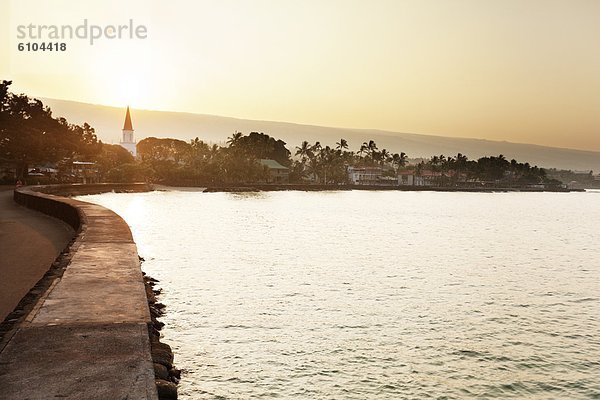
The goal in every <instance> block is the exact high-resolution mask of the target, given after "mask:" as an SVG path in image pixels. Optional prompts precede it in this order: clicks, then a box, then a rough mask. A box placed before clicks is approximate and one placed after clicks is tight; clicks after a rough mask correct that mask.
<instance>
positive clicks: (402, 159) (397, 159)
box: [392, 152, 407, 172]
mask: <svg viewBox="0 0 600 400" xmlns="http://www.w3.org/2000/svg"><path fill="white" fill-rule="evenodd" d="M406 159H407V157H406V153H404V152H401V153H400V154H398V153H394V154H393V155H392V165H395V166H396V172H398V170H399V169H400V168H401V167H404V166H405V165H406Z"/></svg>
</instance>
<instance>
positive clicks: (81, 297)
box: [0, 184, 179, 400]
mask: <svg viewBox="0 0 600 400" xmlns="http://www.w3.org/2000/svg"><path fill="white" fill-rule="evenodd" d="M151 189H152V188H151V186H150V185H147V184H95V185H56V186H45V187H44V186H37V187H23V188H18V189H16V190H15V191H14V199H15V201H16V202H17V203H19V204H21V205H23V206H25V207H27V208H30V209H33V210H37V211H40V212H42V213H45V214H47V215H50V216H53V217H55V218H57V219H60V220H63V221H64V222H66V223H67V224H69V225H71V226H72V227H73V229H74V230H75V231H76V236H75V238H74V240H73V241H72V242H71V243H70V244H69V245H68V246H67V248H66V249H65V250H63V256H64V257H61V256H59V257H58V258H57V259H56V260H55V264H56V265H55V266H54V267H51V268H50V269H49V270H48V272H47V273H46V274H45V275H44V277H43V278H42V279H40V281H38V284H37V285H36V286H34V287H33V288H32V290H30V293H29V294H28V295H27V296H25V297H24V298H23V299H22V300H21V303H20V304H19V305H20V306H21V307H17V309H15V311H18V313H17V314H16V315H14V317H15V318H11V321H10V325H8V326H7V325H4V328H6V329H5V331H4V332H3V339H2V342H1V346H0V375H3V379H2V382H0V390H1V391H2V393H4V394H6V395H7V396H9V397H11V396H12V397H11V398H13V397H14V398H22V397H23V398H24V397H27V398H30V397H31V398H45V397H48V396H57V397H67V398H89V399H95V398H98V399H99V398H136V399H142V398H143V399H149V400H156V399H174V398H176V396H177V395H176V391H177V387H176V386H175V383H174V382H177V380H178V378H179V371H178V370H177V369H175V368H173V365H172V363H173V354H172V352H171V349H170V347H169V346H168V345H166V344H164V343H161V342H160V341H159V338H160V334H159V333H158V330H159V329H160V328H161V327H162V323H161V322H159V321H158V320H157V317H159V316H160V315H162V308H164V306H162V308H160V307H161V306H157V305H156V304H157V302H156V298H155V297H154V295H155V293H154V292H153V290H152V289H151V286H149V285H148V283H149V282H148V280H147V278H146V277H145V274H143V272H142V270H141V264H140V261H141V260H140V258H139V256H138V254H137V248H136V245H135V243H134V242H133V238H132V236H131V231H130V229H129V227H128V226H127V224H126V223H125V221H123V219H122V218H120V217H119V216H118V215H116V214H115V213H114V212H112V211H110V210H108V209H106V208H104V207H101V206H98V205H95V204H91V203H85V202H82V201H77V200H74V199H70V198H68V197H63V196H73V195H80V194H92V193H103V192H110V191H115V192H119V191H122V192H143V191H150V190H151ZM148 279H151V278H148ZM148 288H149V289H148ZM5 322H6V321H5ZM50 349H51V350H50ZM164 364H167V365H168V368H167V366H165V365H164ZM158 365H161V366H162V368H161V367H158ZM163 369H167V375H166V376H165V374H164V371H163ZM157 370H161V371H160V373H161V376H159V372H157ZM31 371H36V373H35V374H34V375H32V374H31ZM163 378H166V380H165V379H163Z"/></svg>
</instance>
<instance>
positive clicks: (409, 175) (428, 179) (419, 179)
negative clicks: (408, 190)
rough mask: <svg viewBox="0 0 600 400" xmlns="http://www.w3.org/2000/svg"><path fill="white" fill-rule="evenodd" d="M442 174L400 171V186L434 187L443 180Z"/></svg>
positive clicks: (426, 171)
mask: <svg viewBox="0 0 600 400" xmlns="http://www.w3.org/2000/svg"><path fill="white" fill-rule="evenodd" d="M441 176H442V174H441V173H440V172H434V171H428V170H424V171H421V173H420V174H417V173H416V172H415V171H410V170H408V171H398V185H399V186H434V184H436V182H437V181H439V179H440V178H441Z"/></svg>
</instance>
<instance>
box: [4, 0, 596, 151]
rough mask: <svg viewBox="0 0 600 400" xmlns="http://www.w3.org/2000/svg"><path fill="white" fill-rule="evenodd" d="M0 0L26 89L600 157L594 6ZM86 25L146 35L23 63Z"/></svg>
mask: <svg viewBox="0 0 600 400" xmlns="http://www.w3.org/2000/svg"><path fill="white" fill-rule="evenodd" d="M0 1H2V3H1V4H2V11H3V12H2V14H1V15H0V23H1V25H0V26H1V29H2V31H1V34H2V37H3V38H2V40H0V55H1V56H2V57H0V77H1V78H4V79H12V80H13V81H14V84H13V90H14V91H17V92H25V93H27V94H30V95H35V96H41V97H52V98H60V99H67V100H76V101H83V102H89V103H98V104H107V105H115V106H125V105H127V104H129V105H131V106H132V107H133V108H138V109H139V108H147V109H157V110H173V111H187V112H195V113H203V114H216V115H225V116H233V117H240V118H249V119H258V120H275V121H288V122H297V123H306V124H314V125H325V126H339V127H350V128H376V129H384V130H391V131H400V132H413V133H428V134H437V135H442V136H455V137H472V138H482V139H490V140H507V141H512V142H522V143H535V144H542V145H549V146H558V147H569V148H578V149H584V150H598V151H600V50H599V49H600V22H599V21H600V1H598V0H560V1H558V0H498V1H492V0H435V1H434V0H371V1H367V0H364V1H363V0H361V1H358V0H298V1H289V0H251V1H250V0H248V1H241V0H211V1H208V0H169V1H157V0H154V1H148V0H134V1H128V2H123V1H114V0H108V1H91V0H54V1H42V0H38V1H33V0H0ZM123 3H125V4H123ZM4 11H7V12H4ZM84 19H87V20H88V23H89V24H96V25H98V26H106V25H119V24H127V23H129V20H130V19H132V20H133V21H134V23H135V24H136V25H144V26H146V27H147V38H146V39H106V38H103V39H98V40H97V42H96V43H95V44H93V45H90V44H89V43H88V41H87V40H84V39H67V40H56V39H55V40H53V41H54V42H66V43H67V50H66V51H65V52H39V51H38V52H35V53H34V52H26V51H23V52H19V51H18V50H17V46H18V44H19V43H23V42H34V41H37V42H41V40H35V39H25V40H24V39H19V38H17V27H18V26H19V25H28V24H30V23H32V24H36V25H65V24H71V25H73V26H74V27H75V26H77V25H81V24H82V23H83V20H84ZM45 41H46V42H47V41H48V40H45Z"/></svg>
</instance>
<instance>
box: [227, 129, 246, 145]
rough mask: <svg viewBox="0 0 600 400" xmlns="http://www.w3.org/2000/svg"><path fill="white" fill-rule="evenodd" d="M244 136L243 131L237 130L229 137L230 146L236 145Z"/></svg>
mask: <svg viewBox="0 0 600 400" xmlns="http://www.w3.org/2000/svg"><path fill="white" fill-rule="evenodd" d="M242 136H243V134H242V132H238V131H236V132H235V133H234V134H233V135H231V136H230V137H229V138H227V144H228V145H229V146H230V147H233V146H235V145H236V144H237V143H238V142H239V141H240V139H241V138H242Z"/></svg>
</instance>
